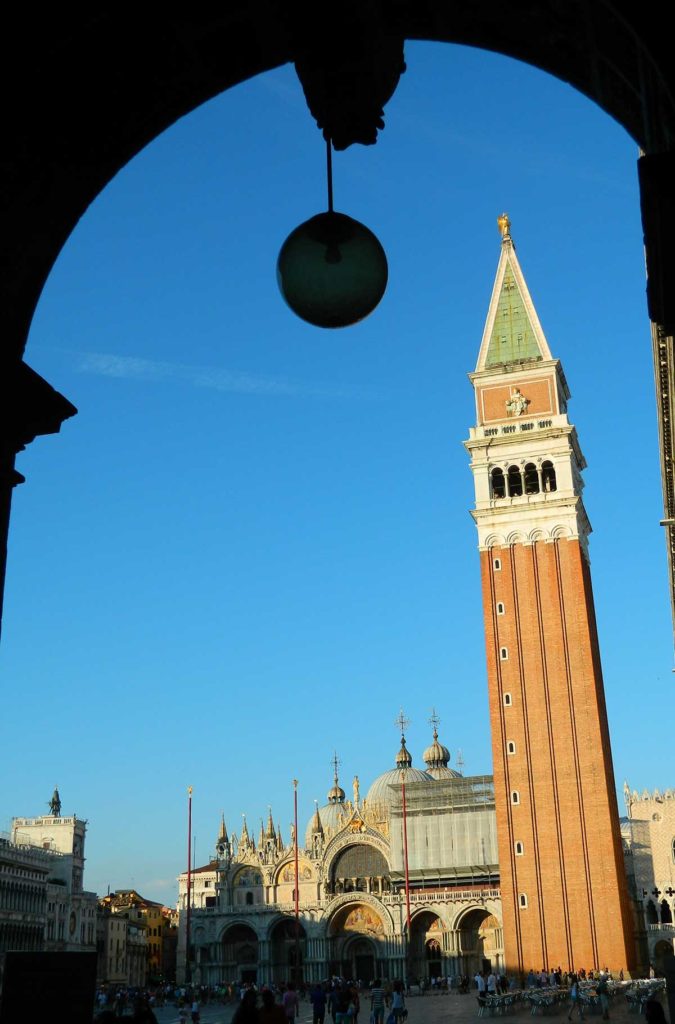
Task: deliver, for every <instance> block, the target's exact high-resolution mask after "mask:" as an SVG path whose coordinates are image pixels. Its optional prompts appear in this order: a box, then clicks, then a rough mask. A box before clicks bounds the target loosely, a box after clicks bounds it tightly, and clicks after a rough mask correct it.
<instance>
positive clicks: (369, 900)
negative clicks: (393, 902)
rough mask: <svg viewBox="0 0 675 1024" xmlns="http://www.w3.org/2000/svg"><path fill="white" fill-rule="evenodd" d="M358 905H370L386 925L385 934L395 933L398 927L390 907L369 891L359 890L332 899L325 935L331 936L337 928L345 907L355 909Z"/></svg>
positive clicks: (326, 920)
mask: <svg viewBox="0 0 675 1024" xmlns="http://www.w3.org/2000/svg"><path fill="white" fill-rule="evenodd" d="M357 906H365V907H369V908H371V909H372V910H373V911H374V912H375V913H376V914H377V915H378V916H379V918H380V920H381V921H382V924H383V926H384V934H385V935H390V936H391V935H394V934H395V932H396V928H395V925H394V919H393V917H392V916H391V913H390V911H389V908H388V907H386V906H385V905H384V903H382V901H381V900H378V899H376V898H375V897H374V896H370V895H368V893H364V892H357V893H345V895H344V896H336V897H335V899H334V900H332V901H331V903H330V905H329V907H328V910H327V912H326V917H325V919H324V922H323V926H324V935H326V936H327V937H328V936H330V934H331V930H332V929H334V928H335V924H336V921H337V920H338V915H339V914H340V912H342V911H344V910H345V908H350V909H353V908H355V907H357ZM345 916H347V915H345Z"/></svg>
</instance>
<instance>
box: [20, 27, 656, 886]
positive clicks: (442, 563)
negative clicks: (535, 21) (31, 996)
mask: <svg viewBox="0 0 675 1024" xmlns="http://www.w3.org/2000/svg"><path fill="white" fill-rule="evenodd" d="M406 58H407V63H408V71H407V73H406V74H405V75H404V76H403V78H402V80H401V83H400V86H399V89H398V91H397V93H396V95H395V96H394V97H393V99H392V100H391V102H390V103H389V105H388V107H387V110H386V128H385V130H384V132H383V133H382V134H381V136H380V140H379V141H378V143H377V145H376V146H375V147H370V148H363V147H353V148H352V149H350V150H349V151H347V152H346V153H344V154H337V155H336V157H335V161H334V175H335V206H336V209H338V210H341V211H343V212H346V213H349V214H350V215H351V216H353V217H356V218H357V219H360V220H363V221H364V222H365V223H366V224H368V225H369V227H370V228H371V229H372V230H374V231H375V232H376V234H377V235H378V236H379V238H380V240H381V241H382V243H383V245H384V247H385V249H386V251H387V255H388V259H389V270H390V277H389V286H388V289H387V292H386V294H385V297H384V299H383V301H382V303H381V305H380V307H379V308H378V309H377V310H376V311H375V312H374V313H373V314H372V316H371V317H370V318H369V319H367V320H366V321H364V322H363V323H362V324H359V325H357V326H356V327H353V328H351V329H348V330H343V331H328V332H326V331H319V330H317V329H314V328H312V327H310V326H308V325H307V324H305V323H303V322H301V321H300V320H298V319H296V318H295V317H294V316H293V315H292V314H291V312H290V311H289V310H288V309H287V308H286V306H285V305H284V303H283V301H282V299H281V297H280V295H279V293H278V290H277V287H276V281H275V262H276V256H277V253H278V250H279V247H280V245H281V243H282V242H283V240H284V238H285V237H286V235H287V234H288V233H289V232H290V231H291V230H292V229H293V228H294V227H295V226H296V225H297V224H298V223H300V222H301V221H303V220H305V219H307V218H308V217H310V216H312V215H313V214H314V213H317V212H320V211H321V210H322V209H324V208H325V181H324V159H325V152H324V148H323V144H322V140H321V136H320V133H319V132H318V130H317V129H316V127H315V126H314V124H313V122H312V121H311V118H310V116H309V114H308V112H307V110H306V108H305V106H304V102H303V98H302V93H301V90H300V86H299V84H298V82H297V80H296V78H295V75H294V72H293V70H292V68H290V67H286V68H281V69H278V70H277V71H275V72H272V73H269V74H267V75H264V76H261V77H259V78H256V79H253V80H251V81H249V82H246V83H244V84H243V85H241V86H239V87H238V88H236V89H233V90H230V91H229V92H227V93H225V94H224V95H222V96H220V97H218V98H216V99H215V100H213V101H212V102H210V103H208V104H206V105H204V106H203V107H201V108H200V109H199V110H197V111H195V112H194V113H193V114H191V115H190V116H188V117H186V118H184V119H183V120H181V121H180V122H178V123H177V124H176V125H174V126H173V127H172V128H171V129H169V130H168V131H167V132H166V133H164V134H163V135H162V136H161V137H160V138H159V139H157V140H156V141H155V142H154V143H153V144H152V145H151V146H149V147H148V148H147V149H146V150H144V151H143V152H142V153H141V154H140V155H139V156H138V157H137V158H136V159H135V160H134V161H132V162H131V163H130V164H129V165H128V166H127V167H125V168H124V169H123V170H122V171H121V172H120V173H119V174H118V175H117V177H116V178H115V179H114V181H113V182H112V183H111V184H110V185H109V187H108V188H107V189H106V190H105V192H103V193H102V195H101V196H99V197H98V199H97V200H96V201H95V202H94V203H93V204H92V206H91V208H90V209H89V211H88V212H87V213H86V215H85V216H84V217H83V218H82V221H81V222H80V224H79V225H78V226H77V228H76V229H75V231H74V232H73V234H72V236H71V238H70V240H69V241H68V243H67V245H66V246H65V248H64V250H63V252H62V254H61V257H60V259H59V260H58V262H57V264H56V266H55V267H54V270H53V272H52V274H51V276H50V278H49V280H48V282H47V285H46V287H45V290H44V293H43V295H42V298H41V301H40V304H39V307H38V310H37V313H36V316H35V320H34V323H33V326H32V330H31V335H30V339H29V345H28V349H27V355H26V358H27V361H28V362H29V363H30V365H32V366H33V367H34V368H35V369H36V370H37V371H38V372H39V373H41V374H42V375H43V376H45V377H46V379H47V380H49V381H50V383H52V384H53V385H54V386H55V387H56V388H58V389H59V390H60V391H62V392H63V393H64V394H65V395H66V396H67V397H68V398H69V399H70V400H71V401H72V402H73V403H74V404H75V405H76V406H77V407H78V409H79V415H78V416H77V417H76V418H75V419H73V420H71V421H69V422H67V423H66V424H65V425H64V427H63V429H62V432H61V434H60V435H57V436H54V437H47V438H41V439H38V440H37V441H35V442H34V444H33V445H32V446H31V447H30V448H29V449H28V450H27V451H26V452H25V453H23V454H22V455H21V456H20V458H19V461H18V468H19V469H20V470H21V472H22V473H24V474H25V476H26V477H27V482H26V484H25V485H24V486H22V487H20V488H19V489H18V490H17V491H16V493H15V501H14V512H13V521H12V528H11V535H10V556H9V567H8V579H7V596H6V611H5V620H4V637H3V646H2V651H1V657H2V664H3V678H4V701H3V710H4V713H3V716H2V721H1V722H0V742H1V743H2V750H3V756H4V763H5V768H6V772H5V785H4V786H3V788H2V795H1V796H0V829H3V828H4V829H7V828H9V825H10V820H11V817H12V816H13V815H32V814H39V813H42V812H43V811H44V809H45V803H46V801H47V800H48V798H49V796H50V794H51V790H52V787H53V786H54V783H58V785H59V788H60V791H61V796H62V799H63V803H64V808H63V810H64V813H73V812H75V813H77V814H78V815H80V816H82V817H85V818H88V819H89V822H90V824H89V834H88V850H87V853H88V864H87V870H86V873H85V884H86V887H87V888H89V889H94V890H98V891H105V889H106V887H107V885H108V884H109V885H110V886H111V888H120V887H127V886H130V885H134V886H135V887H136V888H138V889H139V890H140V891H141V892H143V893H144V894H145V895H147V896H149V897H150V898H155V899H161V900H164V901H166V902H173V900H174V899H175V894H176V884H175V878H176V875H177V874H178V873H179V872H180V871H181V870H183V869H184V867H185V861H186V838H185V824H186V796H185V791H186V787H187V786H188V785H189V784H191V785H193V786H194V832H195V835H196V845H197V859H198V860H199V861H200V862H204V861H205V860H207V859H208V855H209V853H210V851H211V850H212V848H213V844H214V842H215V838H216V833H217V827H218V822H219V816H220V812H221V810H223V811H224V812H225V816H226V821H227V824H228V827H229V829H230V830H231V831H232V830H236V831H239V829H240V827H241V814H242V812H246V814H247V817H248V823H249V827H250V828H253V829H254V830H255V831H256V833H257V830H258V828H259V819H260V817H261V816H266V814H267V807H268V805H271V806H272V811H273V814H274V818H275V820H278V821H280V822H281V824H282V830H283V832H284V835H285V837H286V838H287V839H288V834H289V822H290V820H291V816H292V783H291V780H292V778H293V777H297V778H298V780H299V801H300V813H301V818H302V820H303V822H304V821H305V820H306V819H307V818H309V816H310V814H311V812H312V810H313V800H314V799H315V798H317V799H318V800H319V802H320V803H323V802H324V801H325V793H326V791H327V789H328V788H329V786H330V784H331V769H330V759H331V757H332V754H333V750H337V752H338V755H339V757H340V758H341V760H342V767H341V777H342V781H343V785H344V786H345V789H346V790H347V791H348V792H350V790H351V779H352V777H353V775H354V774H355V773H358V775H359V777H360V779H361V792H362V793H364V794H365V792H366V791H367V788H368V786H369V785H370V783H371V781H372V780H373V779H374V778H375V776H376V775H378V774H379V773H380V772H382V771H384V770H385V769H387V768H389V767H391V766H392V765H393V759H394V756H395V753H396V750H397V745H398V736H397V731H396V728H395V726H394V719H395V717H396V715H397V713H398V710H399V707H401V706H403V707H404V708H405V710H406V713H407V714H408V716H409V717H410V719H411V724H410V727H409V730H408V738H409V746H410V749H411V751H412V753H413V756H414V763H415V764H417V765H418V766H421V753H422V750H423V749H424V747H425V746H426V745H427V743H428V742H429V739H430V733H431V730H430V727H429V725H428V718H429V715H430V711H431V708H432V706H434V707H435V708H436V709H437V711H438V713H439V715H440V717H441V725H440V735H441V739H442V740H443V742H445V743H446V744H447V745H448V746H449V747H450V749H451V751H452V753H453V757H456V755H457V750H458V748H461V750H462V751H463V756H464V761H465V770H466V772H467V773H488V772H490V771H491V753H490V740H489V726H488V715H487V695H486V680H485V660H484V647H483V633H482V615H481V604H480V588H479V571H478V553H477V550H476V537H475V527H474V524H473V522H472V520H471V518H470V516H469V514H468V509H469V508H470V507H471V504H472V500H473V495H472V480H471V474H470V471H469V468H468V456H467V453H466V452H465V450H464V448H463V446H462V441H463V440H464V439H465V438H466V437H467V436H468V429H469V426H470V425H471V424H472V423H473V422H474V404H473V395H472V389H471V386H470V384H469V381H468V380H467V373H468V372H469V371H471V370H472V369H473V367H474V364H475V360H476V356H477V353H478V347H479V344H480V339H481V334H482V329H483V324H484V320H485V316H486V313H487V306H488V301H489V297H490V291H491V288H492V283H493V279H494V273H495V270H496V266H497V260H498V256H499V234H498V231H497V226H496V218H497V215H498V214H499V213H501V212H502V210H507V211H508V212H509V214H510V217H511V220H512V233H513V237H514V239H515V242H516V246H517V249H518V255H519V258H520V261H521V265H522V267H523V270H524V273H525V276H526V279H527V281H528V285H529V287H530V290H531V293H532V296H533V298H534V302H535V305H536V306H537V310H538V313H539V316H540V319H541V321H542V324H543V327H544V331H545V332H546V335H547V338H548V341H549V344H550V346H551V348H552V350H553V352H554V354H555V355H556V356H558V357H559V358H560V359H561V360H562V362H563V365H564V368H565V372H566V375H567V379H568V381H569V384H570V388H571V391H572V402H571V404H570V416H571V419H572V420H573V422H574V423H575V424H576V425H577V428H578V431H579V437H580V441H581V445H582V449H583V451H584V453H585V455H586V458H587V461H588V470H587V471H586V474H585V479H586V484H587V486H586V491H585V501H586V506H587V509H588V512H589V515H590V518H591V522H592V524H593V526H594V534H593V537H592V538H591V557H592V571H593V579H594V586H595V595H596V603H597V614H598V625H599V631H600V639H601V647H602V652H603V662H604V670H605V678H606V690H607V702H608V710H609V716H610V728H611V735H612V743H613V751H614V761H615V770H616V777H617V782H618V783H619V785H621V784H622V782H623V779H624V778H628V780H629V782H630V783H631V786H633V787H638V788H640V789H642V788H644V787H647V786H648V787H652V788H653V787H655V786H658V787H660V788H665V787H667V786H669V785H673V784H674V783H675V779H673V778H672V777H671V776H669V775H668V770H669V768H670V763H669V762H668V763H667V764H664V761H665V759H664V757H663V751H664V750H665V749H669V748H668V746H667V734H666V731H665V730H664V728H663V725H662V723H661V719H662V716H663V709H664V707H668V706H669V704H668V702H669V698H670V695H671V692H672V690H671V685H670V684H671V670H672V663H673V658H672V632H671V625H670V610H669V603H668V589H667V577H666V559H665V545H664V539H663V536H662V528H661V527H660V526H659V519H660V518H661V516H662V505H661V494H660V477H659V467H658V453H657V443H656V442H657V434H656V413H655V403H654V383H653V373H652V367H651V357H650V334H649V323H648V320H647V314H646V304H645V298H644V291H645V276H644V261H643V254H642V236H641V227H640V220H639V204H638V191H637V173H636V159H637V155H638V154H637V146H636V145H635V143H634V141H633V140H631V139H630V138H628V137H627V135H626V134H625V132H624V131H623V129H622V128H620V127H619V126H618V125H616V124H615V123H614V122H613V121H611V120H610V118H609V117H608V116H607V115H605V114H604V113H602V112H601V111H600V110H599V109H598V108H596V107H595V106H593V105H592V104H591V103H590V102H589V101H588V100H586V99H585V98H584V97H582V96H581V95H579V94H578V93H576V92H575V91H574V90H573V89H571V88H570V87H569V86H567V85H565V84H563V83H561V82H559V81H557V80H555V79H553V78H550V77H548V76H546V75H544V74H543V73H542V72H540V71H537V70H535V69H533V68H530V67H528V66H526V65H522V64H518V63H516V62H514V61H511V60H508V59H506V58H503V57H500V56H496V55H494V54H489V53H486V52H482V51H478V50H471V49H467V48H461V47H454V46H442V45H430V44H423V43H415V44H408V46H407V47H406ZM303 827H304V825H303Z"/></svg>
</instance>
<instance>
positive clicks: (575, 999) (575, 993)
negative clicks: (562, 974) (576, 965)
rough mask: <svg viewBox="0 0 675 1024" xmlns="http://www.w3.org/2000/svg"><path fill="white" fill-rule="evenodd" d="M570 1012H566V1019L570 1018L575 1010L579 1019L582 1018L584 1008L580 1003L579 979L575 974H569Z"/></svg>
mask: <svg viewBox="0 0 675 1024" xmlns="http://www.w3.org/2000/svg"><path fill="white" fill-rule="evenodd" d="M570 1002H571V1004H572V1005H571V1006H570V1012H569V1013H568V1014H567V1019H568V1020H572V1014H573V1013H574V1011H575V1010H576V1011H577V1012H578V1014H579V1018H580V1020H583V1019H584V1008H583V1006H582V1005H581V989H580V988H579V979H578V977H577V976H576V974H570Z"/></svg>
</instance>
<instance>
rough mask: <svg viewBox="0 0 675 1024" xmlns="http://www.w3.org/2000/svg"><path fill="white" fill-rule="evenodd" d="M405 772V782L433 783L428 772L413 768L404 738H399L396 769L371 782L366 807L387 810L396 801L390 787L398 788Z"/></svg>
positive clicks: (391, 769) (394, 792)
mask: <svg viewBox="0 0 675 1024" xmlns="http://www.w3.org/2000/svg"><path fill="white" fill-rule="evenodd" d="M404 771H405V782H406V785H408V783H409V782H433V779H432V776H431V775H429V773H428V772H423V771H421V770H420V769H419V768H413V766H412V757H411V756H410V751H409V750H408V748H407V747H406V745H405V736H401V749H400V750H399V752H398V754H397V755H396V768H390V769H389V771H388V772H383V773H382V775H378V777H377V778H376V779H375V781H374V782H373V784H372V786H371V787H370V789H369V790H368V796H367V797H366V806H367V807H370V808H374V807H375V806H376V805H377V806H379V807H382V808H383V809H389V807H391V805H392V804H393V803H394V801H395V800H396V790H395V789H392V786H396V787H399V786H400V785H401V781H402V773H403V772H404Z"/></svg>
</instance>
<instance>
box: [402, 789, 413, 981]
mask: <svg viewBox="0 0 675 1024" xmlns="http://www.w3.org/2000/svg"><path fill="white" fill-rule="evenodd" d="M401 795H402V797H403V865H404V867H405V908H406V914H407V918H408V954H410V945H411V942H412V934H411V931H410V874H409V872H408V813H407V807H406V802H405V769H403V771H402V772H401ZM406 959H408V958H406ZM406 966H407V970H408V974H410V965H409V964H407V965H406ZM405 980H406V981H407V978H406V979H405Z"/></svg>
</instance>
